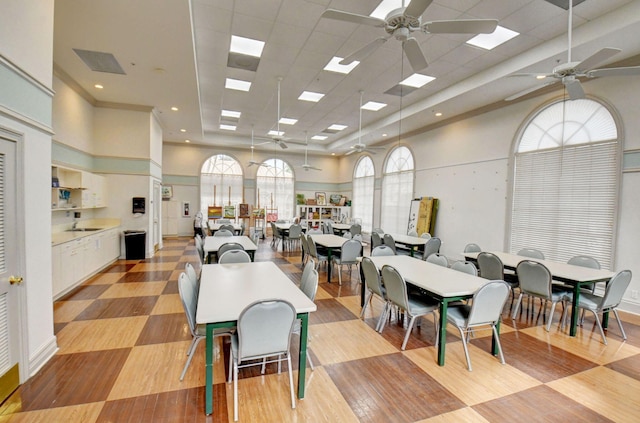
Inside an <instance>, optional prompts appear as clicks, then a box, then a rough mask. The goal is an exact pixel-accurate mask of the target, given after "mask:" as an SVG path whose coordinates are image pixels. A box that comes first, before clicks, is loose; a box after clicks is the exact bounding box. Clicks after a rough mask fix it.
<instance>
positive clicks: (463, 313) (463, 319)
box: [447, 280, 511, 371]
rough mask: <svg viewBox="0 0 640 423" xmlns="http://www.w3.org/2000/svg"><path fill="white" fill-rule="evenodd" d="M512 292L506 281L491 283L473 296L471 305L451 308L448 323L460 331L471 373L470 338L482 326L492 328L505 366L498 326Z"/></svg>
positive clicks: (448, 313)
mask: <svg viewBox="0 0 640 423" xmlns="http://www.w3.org/2000/svg"><path fill="white" fill-rule="evenodd" d="M510 290H511V288H510V287H509V285H507V284H506V283H505V282H504V281H501V280H497V281H490V282H488V283H487V284H485V285H483V286H482V287H481V288H480V289H478V291H476V293H475V294H473V299H472V301H471V305H467V304H460V305H457V306H454V307H450V308H449V310H448V312H447V321H449V322H450V323H452V324H453V325H455V326H456V327H457V328H458V330H459V331H460V338H462V347H463V348H464V355H465V357H466V359H467V369H469V371H471V370H472V369H471V358H470V357H469V349H468V348H467V342H468V336H469V334H470V333H471V331H472V330H473V329H474V328H477V327H482V326H490V327H491V329H492V331H493V337H494V339H495V341H496V346H497V347H498V353H499V355H500V362H501V363H502V364H505V361H504V354H503V353H502V345H500V336H499V335H498V330H497V328H496V325H497V324H498V322H500V315H501V314H502V309H503V308H504V304H505V303H506V301H507V298H508V296H509V291H510Z"/></svg>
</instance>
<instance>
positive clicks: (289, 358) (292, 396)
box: [287, 353, 296, 408]
mask: <svg viewBox="0 0 640 423" xmlns="http://www.w3.org/2000/svg"><path fill="white" fill-rule="evenodd" d="M287 365H288V366H289V367H288V368H287V370H288V373H289V391H291V408H296V397H295V395H294V394H293V370H292V369H291V354H289V353H287Z"/></svg>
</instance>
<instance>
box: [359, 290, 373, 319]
mask: <svg viewBox="0 0 640 423" xmlns="http://www.w3.org/2000/svg"><path fill="white" fill-rule="evenodd" d="M371 297H373V292H371V291H369V290H367V293H366V294H365V296H364V305H363V306H362V311H361V312H360V318H363V317H364V312H365V310H366V309H367V306H368V305H369V302H370V301H371Z"/></svg>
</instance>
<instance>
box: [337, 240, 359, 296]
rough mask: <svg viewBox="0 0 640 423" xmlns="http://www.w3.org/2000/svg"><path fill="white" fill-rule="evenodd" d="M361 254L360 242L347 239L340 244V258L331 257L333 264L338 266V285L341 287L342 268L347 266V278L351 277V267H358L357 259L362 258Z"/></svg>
mask: <svg viewBox="0 0 640 423" xmlns="http://www.w3.org/2000/svg"><path fill="white" fill-rule="evenodd" d="M361 252H362V244H361V243H360V241H356V240H353V239H349V240H347V241H345V243H344V244H342V247H341V248H340V256H339V257H338V256H333V257H332V260H333V262H334V263H335V264H337V265H338V281H339V284H340V285H342V266H343V265H347V266H349V277H351V266H353V265H355V266H356V268H357V267H358V257H361V256H362V253H361ZM358 274H359V273H358Z"/></svg>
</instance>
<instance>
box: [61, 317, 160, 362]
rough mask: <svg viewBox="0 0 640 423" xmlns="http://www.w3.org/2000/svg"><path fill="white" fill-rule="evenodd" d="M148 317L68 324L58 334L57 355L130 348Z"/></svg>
mask: <svg viewBox="0 0 640 423" xmlns="http://www.w3.org/2000/svg"><path fill="white" fill-rule="evenodd" d="M147 319H148V316H135V317H120V318H116V319H100V320H87V321H79V322H70V323H69V324H67V325H66V326H65V327H64V328H62V330H61V331H60V332H59V333H58V335H57V337H58V346H59V348H60V350H59V352H58V353H59V354H69V353H76V352H86V351H99V350H110V349H115V348H127V347H132V346H133V345H134V344H135V342H136V340H137V339H138V336H139V335H140V331H141V330H142V328H143V327H144V325H145V323H146V322H147Z"/></svg>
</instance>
